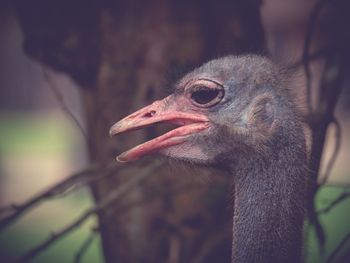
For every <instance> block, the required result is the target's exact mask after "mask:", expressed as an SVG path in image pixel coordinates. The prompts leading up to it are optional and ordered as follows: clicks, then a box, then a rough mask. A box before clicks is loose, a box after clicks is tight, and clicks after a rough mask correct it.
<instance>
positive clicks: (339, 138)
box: [320, 118, 341, 185]
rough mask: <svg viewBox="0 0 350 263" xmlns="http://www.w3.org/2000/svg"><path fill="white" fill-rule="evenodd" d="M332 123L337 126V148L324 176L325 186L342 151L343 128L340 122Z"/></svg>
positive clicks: (334, 120) (334, 121)
mask: <svg viewBox="0 0 350 263" xmlns="http://www.w3.org/2000/svg"><path fill="white" fill-rule="evenodd" d="M332 123H333V124H334V125H335V147H334V151H333V153H332V156H331V159H330V160H329V162H328V164H327V167H326V171H325V174H324V176H323V177H322V180H321V183H320V184H321V185H323V184H325V183H326V182H327V181H328V178H329V176H330V175H331V171H332V169H333V166H334V163H335V161H336V160H337V156H338V154H339V151H340V141H341V127H340V123H339V121H338V120H337V119H336V118H334V119H333V121H332Z"/></svg>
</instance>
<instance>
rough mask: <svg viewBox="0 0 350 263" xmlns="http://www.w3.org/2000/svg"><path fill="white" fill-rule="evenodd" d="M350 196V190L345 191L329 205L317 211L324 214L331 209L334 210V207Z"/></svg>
mask: <svg viewBox="0 0 350 263" xmlns="http://www.w3.org/2000/svg"><path fill="white" fill-rule="evenodd" d="M348 197H350V192H349V191H345V192H343V193H341V194H340V195H339V196H338V197H337V198H336V199H334V200H333V201H332V202H331V203H330V204H329V205H328V206H326V207H325V208H323V209H321V210H319V211H318V212H317V214H324V213H328V212H329V211H330V210H332V209H333V208H335V207H336V206H337V205H338V204H340V203H341V202H343V201H344V200H346V199H347V198H348Z"/></svg>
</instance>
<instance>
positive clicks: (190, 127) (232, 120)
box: [110, 56, 307, 263]
mask: <svg viewBox="0 0 350 263" xmlns="http://www.w3.org/2000/svg"><path fill="white" fill-rule="evenodd" d="M281 79H283V77H281V76H280V75H279V74H278V70H276V68H275V66H274V65H273V64H272V63H271V62H270V61H269V60H267V59H265V58H263V57H259V56H242V57H225V58H222V59H217V60H213V61H210V62H208V63H206V64H204V65H203V66H201V67H199V68H197V69H195V70H194V71H192V72H191V73H189V74H187V75H186V76H185V77H184V78H183V79H181V80H180V81H179V82H178V83H177V84H176V87H175V91H174V93H173V94H172V95H170V96H168V97H166V98H165V99H163V100H160V101H156V102H154V103H153V104H151V105H149V106H147V107H145V108H143V109H141V110H139V111H137V112H135V113H133V114H131V115H129V116H127V117H126V118H124V119H122V120H121V121H119V122H117V123H116V124H115V125H113V127H112V128H111V130H110V133H111V135H117V134H120V133H124V132H127V131H130V130H135V129H140V128H144V127H147V126H149V125H153V124H156V123H161V122H168V123H173V124H176V125H178V127H177V128H175V129H173V130H171V131H169V132H167V133H165V134H163V135H161V136H159V137H157V138H155V139H152V140H150V141H148V142H145V143H143V144H141V145H139V146H136V147H134V148H132V149H131V150H128V151H126V152H124V153H122V154H121V155H119V156H118V157H117V159H118V160H119V161H132V160H136V159H138V158H140V157H142V156H145V155H150V154H156V153H158V154H162V155H165V156H168V157H170V158H175V159H180V160H184V161H189V162H192V163H197V164H204V165H210V166H215V167H219V168H222V169H224V170H226V171H228V172H231V174H232V175H233V178H234V194H235V196H234V198H235V203H234V206H235V207H234V217H233V239H232V262H239V263H241V262H258V263H268V262H269V263H270V262H287V263H296V262H300V259H301V240H302V225H303V214H304V207H305V203H304V196H305V192H306V187H305V186H306V175H307V172H306V169H305V167H306V154H305V140H304V135H303V131H302V126H301V123H300V121H299V120H298V117H297V114H296V111H295V109H294V103H292V102H291V100H290V95H289V93H288V91H287V90H286V89H284V88H283V87H282V86H283V82H282V81H281ZM281 85H282V86H281Z"/></svg>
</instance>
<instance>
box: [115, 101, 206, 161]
mask: <svg viewBox="0 0 350 263" xmlns="http://www.w3.org/2000/svg"><path fill="white" fill-rule="evenodd" d="M170 97H171V96H169V97H167V98H165V99H163V100H160V101H155V102H154V103H152V104H151V105H149V106H146V107H144V108H142V109H140V110H138V111H136V112H134V113H132V114H130V115H129V116H127V117H125V118H124V119H122V120H120V121H118V122H117V123H116V124H114V125H113V126H112V127H111V129H110V131H109V133H110V135H111V136H115V135H118V134H121V133H125V132H128V131H132V130H138V129H142V128H145V127H148V126H151V125H154V124H156V123H172V124H176V125H180V127H177V128H175V129H173V130H171V131H169V132H167V133H165V134H163V135H161V136H159V137H156V138H154V139H152V140H150V141H147V142H145V143H143V144H140V145H138V146H136V147H134V148H132V149H130V150H128V151H126V152H124V153H122V154H120V155H119V156H118V157H117V161H119V162H129V161H134V160H137V159H139V158H140V157H142V156H145V155H149V154H152V153H155V152H159V151H160V150H162V149H164V148H167V147H170V146H173V145H177V144H180V143H182V142H184V141H185V140H186V138H187V137H188V136H189V135H191V134H194V133H198V132H200V131H202V130H205V129H207V128H208V127H209V119H208V118H207V117H206V116H205V115H203V114H198V113H186V112H182V111H178V110H176V109H171V107H169V98H170Z"/></svg>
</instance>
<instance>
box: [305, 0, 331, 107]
mask: <svg viewBox="0 0 350 263" xmlns="http://www.w3.org/2000/svg"><path fill="white" fill-rule="evenodd" d="M326 1H328V0H319V1H318V2H317V3H316V4H315V7H314V8H313V9H312V11H311V14H310V17H309V22H308V27H307V31H306V34H305V42H304V48H303V55H302V61H303V63H304V71H305V75H306V99H307V107H308V110H309V113H312V112H313V110H312V103H311V97H312V94H311V84H312V76H311V70H310V64H309V59H310V54H309V53H310V46H311V42H312V37H313V35H314V32H315V29H316V24H317V18H318V15H319V13H320V11H321V10H322V7H323V5H324V3H325V2H326Z"/></svg>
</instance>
